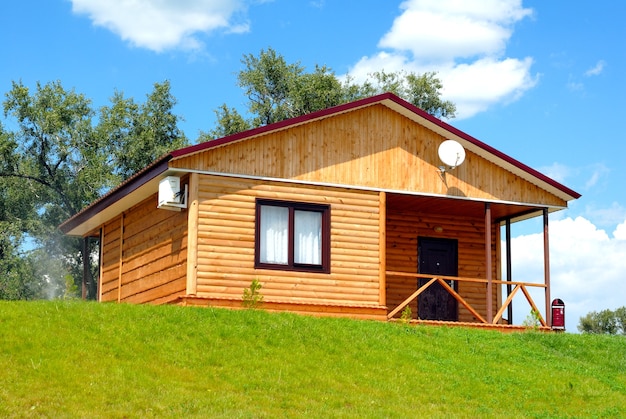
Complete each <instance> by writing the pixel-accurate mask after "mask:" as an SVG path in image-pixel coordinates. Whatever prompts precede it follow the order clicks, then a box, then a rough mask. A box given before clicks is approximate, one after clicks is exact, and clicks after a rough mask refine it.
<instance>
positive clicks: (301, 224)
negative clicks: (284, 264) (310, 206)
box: [293, 210, 322, 265]
mask: <svg viewBox="0 0 626 419" xmlns="http://www.w3.org/2000/svg"><path fill="white" fill-rule="evenodd" d="M293 246H294V249H293V253H294V255H293V259H294V262H295V263H306V264H309V265H321V264H322V213H320V212H314V211H297V210H296V211H295V213H294V241H293Z"/></svg>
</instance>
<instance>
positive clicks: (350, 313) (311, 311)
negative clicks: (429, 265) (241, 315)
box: [172, 295, 387, 321]
mask: <svg viewBox="0 0 626 419" xmlns="http://www.w3.org/2000/svg"><path fill="white" fill-rule="evenodd" d="M172 304H177V305H182V306H196V307H219V308H229V309H242V308H244V307H243V306H242V301H241V299H237V298H217V297H200V296H196V295H182V296H180V297H178V299H177V300H175V301H172ZM258 308H259V309H261V310H265V311H271V312H280V311H287V312H290V313H296V314H306V315H312V316H325V317H349V318H354V319H362V320H382V321H385V320H387V307H386V306H369V305H356V304H354V305H352V304H323V303H305V302H291V301H267V300H264V301H263V302H262V303H261V304H260V305H259V307H258Z"/></svg>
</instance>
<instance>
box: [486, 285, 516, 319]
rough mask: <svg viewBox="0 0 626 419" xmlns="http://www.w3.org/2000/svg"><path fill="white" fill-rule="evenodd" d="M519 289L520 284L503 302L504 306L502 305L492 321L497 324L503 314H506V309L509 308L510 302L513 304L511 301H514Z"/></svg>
mask: <svg viewBox="0 0 626 419" xmlns="http://www.w3.org/2000/svg"><path fill="white" fill-rule="evenodd" d="M519 289H520V285H516V286H515V288H513V290H512V291H511V293H510V294H509V296H508V297H507V299H506V301H504V304H502V307H500V310H498V312H497V313H496V315H495V317H494V318H493V321H492V322H491V323H493V324H496V323H498V322H499V321H500V319H501V318H502V315H503V314H504V311H505V310H506V309H507V307H508V306H509V304H511V301H513V297H515V294H516V293H517V291H519Z"/></svg>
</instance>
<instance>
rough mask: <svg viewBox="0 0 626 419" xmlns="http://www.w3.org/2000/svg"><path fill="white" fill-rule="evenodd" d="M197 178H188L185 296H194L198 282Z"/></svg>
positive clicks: (194, 174)
mask: <svg viewBox="0 0 626 419" xmlns="http://www.w3.org/2000/svg"><path fill="white" fill-rule="evenodd" d="M199 183H200V182H199V176H198V174H197V173H192V174H191V175H190V176H189V202H190V204H189V211H188V214H187V220H188V221H187V278H186V294H187V295H194V294H195V293H196V285H197V282H198V276H197V274H198V230H199V229H198V226H199V218H198V217H199V203H198V184H199Z"/></svg>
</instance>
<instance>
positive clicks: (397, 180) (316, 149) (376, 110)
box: [170, 104, 567, 207]
mask: <svg viewBox="0 0 626 419" xmlns="http://www.w3.org/2000/svg"><path fill="white" fill-rule="evenodd" d="M444 140H446V138H444V137H442V136H441V135H439V134H437V133H435V132H434V131H431V130H429V129H428V128H426V127H424V126H422V125H420V124H418V123H416V122H415V121H412V120H411V119H409V118H407V117H405V116H403V115H401V114H399V113H398V112H396V111H394V110H392V109H389V108H388V107H386V106H384V105H380V104H378V105H374V106H369V107H366V108H362V109H356V110H353V111H351V112H348V113H345V114H338V115H333V116H332V117H328V118H324V119H321V120H317V121H312V122H309V123H306V124H302V125H298V126H293V127H290V128H288V129H285V130H282V131H276V132H271V133H268V134H264V135H261V136H259V137H255V138H248V139H246V140H243V141H239V142H235V143H230V144H227V145H223V146H220V147H217V148H215V149H209V150H206V151H204V152H199V153H197V154H192V155H189V156H185V157H182V158H180V159H176V160H172V161H171V162H170V166H171V167H176V168H184V169H190V170H200V171H211V172H219V173H232V174H243V175H250V176H260V177H271V178H276V179H292V180H302V181H306V182H321V183H329V184H334V185H351V186H363V187H368V188H380V189H385V190H397V191H409V192H416V193H425V194H435V195H442V196H464V197H470V198H475V199H480V200H502V201H508V202H520V203H534V204H542V205H555V206H562V207H565V206H566V205H567V203H566V202H565V201H563V200H562V199H560V198H558V197H557V196H555V195H552V194H551V193H549V192H547V191H546V190H544V189H541V188H540V187H538V186H536V185H534V184H532V183H530V182H528V181H526V180H524V179H522V178H520V177H519V176H517V175H515V174H513V173H511V172H509V171H507V170H505V169H503V168H502V167H499V166H497V165H495V164H494V163H492V162H490V161H488V160H486V159H485V158H483V157H481V156H479V155H477V154H475V153H473V152H471V151H470V150H466V151H467V156H466V159H465V162H464V163H463V164H462V165H461V166H459V167H457V168H456V169H454V170H453V171H449V172H447V173H446V176H445V179H442V176H441V173H440V171H439V166H440V165H441V162H440V160H439V157H438V155H437V149H438V147H439V145H440V144H441V143H442V142H443V141H444Z"/></svg>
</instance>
